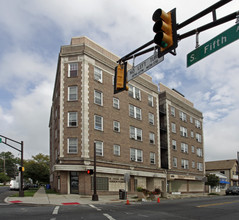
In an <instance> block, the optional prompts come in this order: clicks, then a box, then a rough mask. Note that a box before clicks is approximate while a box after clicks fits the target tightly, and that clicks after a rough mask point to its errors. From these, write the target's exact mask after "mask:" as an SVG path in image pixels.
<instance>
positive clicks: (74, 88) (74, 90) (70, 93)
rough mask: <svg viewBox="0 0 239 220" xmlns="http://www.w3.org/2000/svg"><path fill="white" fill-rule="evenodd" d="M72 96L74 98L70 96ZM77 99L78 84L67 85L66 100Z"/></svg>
mask: <svg viewBox="0 0 239 220" xmlns="http://www.w3.org/2000/svg"><path fill="white" fill-rule="evenodd" d="M71 96H73V97H74V98H72V97H71ZM77 100H78V86H68V101H77Z"/></svg>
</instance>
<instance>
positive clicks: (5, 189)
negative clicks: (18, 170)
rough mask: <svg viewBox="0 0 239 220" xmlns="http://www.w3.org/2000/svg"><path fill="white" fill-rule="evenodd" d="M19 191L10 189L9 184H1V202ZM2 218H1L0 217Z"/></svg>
mask: <svg viewBox="0 0 239 220" xmlns="http://www.w3.org/2000/svg"><path fill="white" fill-rule="evenodd" d="M16 192H17V191H10V190H9V186H0V204H3V203H4V199H5V198H6V197H8V196H10V195H12V194H15V193H16ZM0 219H1V218H0Z"/></svg>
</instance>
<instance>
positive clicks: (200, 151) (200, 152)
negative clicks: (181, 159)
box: [197, 148, 203, 157]
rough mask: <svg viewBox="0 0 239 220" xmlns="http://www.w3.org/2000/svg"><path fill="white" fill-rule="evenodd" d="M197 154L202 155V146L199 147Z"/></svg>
mask: <svg viewBox="0 0 239 220" xmlns="http://www.w3.org/2000/svg"><path fill="white" fill-rule="evenodd" d="M197 156H198V157H202V156H203V155H202V149H201V148H197Z"/></svg>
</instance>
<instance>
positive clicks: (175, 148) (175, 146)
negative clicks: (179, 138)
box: [172, 140, 177, 150]
mask: <svg viewBox="0 0 239 220" xmlns="http://www.w3.org/2000/svg"><path fill="white" fill-rule="evenodd" d="M172 148H173V150H177V142H176V141H175V140H172Z"/></svg>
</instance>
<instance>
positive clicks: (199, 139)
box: [196, 133, 202, 143]
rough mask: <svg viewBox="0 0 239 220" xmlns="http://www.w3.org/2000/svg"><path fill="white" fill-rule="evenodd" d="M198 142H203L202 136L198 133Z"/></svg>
mask: <svg viewBox="0 0 239 220" xmlns="http://www.w3.org/2000/svg"><path fill="white" fill-rule="evenodd" d="M196 141H197V142H199V143H201V142H202V136H201V134H198V133H196Z"/></svg>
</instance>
